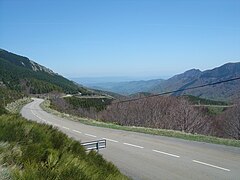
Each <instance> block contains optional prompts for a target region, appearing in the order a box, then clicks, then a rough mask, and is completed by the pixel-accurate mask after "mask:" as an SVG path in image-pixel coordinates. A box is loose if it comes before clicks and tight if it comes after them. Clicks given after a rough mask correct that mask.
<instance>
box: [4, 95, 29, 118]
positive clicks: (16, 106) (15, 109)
mask: <svg viewBox="0 0 240 180" xmlns="http://www.w3.org/2000/svg"><path fill="white" fill-rule="evenodd" d="M30 102H32V99H31V98H30V97H24V98H22V99H18V100H16V101H14V102H12V103H9V104H7V106H6V110H8V111H9V112H10V113H12V114H17V113H19V112H20V111H21V109H22V108H23V106H24V105H26V104H28V103H30Z"/></svg>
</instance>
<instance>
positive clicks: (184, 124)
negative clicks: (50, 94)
mask: <svg viewBox="0 0 240 180" xmlns="http://www.w3.org/2000/svg"><path fill="white" fill-rule="evenodd" d="M51 105H52V107H53V108H54V109H56V110H59V111H63V112H66V113H69V114H74V115H78V116H81V117H88V118H92V119H98V120H101V121H104V122H111V123H116V124H119V125H125V126H142V127H150V128H159V129H171V130H178V131H183V132H187V133H193V134H194V133H197V134H203V135H212V136H217V137H224V138H234V139H240V108H239V107H240V106H239V104H238V105H236V106H233V107H231V108H228V109H226V110H224V111H223V112H221V113H219V114H210V113H209V112H208V111H209V110H208V108H207V107H195V106H193V105H192V104H191V103H190V102H189V101H188V100H187V99H186V98H184V97H172V96H170V97H151V98H145V99H139V100H136V101H130V102H124V103H118V102H117V101H115V102H113V103H112V104H111V105H108V106H107V107H106V108H105V109H104V110H102V111H100V112H98V111H97V110H96V109H95V108H94V107H91V108H82V107H75V106H73V105H72V104H70V103H69V102H68V101H66V100H65V99H60V98H58V99H54V100H52V103H51Z"/></svg>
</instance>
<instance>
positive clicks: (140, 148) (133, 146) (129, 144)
mask: <svg viewBox="0 0 240 180" xmlns="http://www.w3.org/2000/svg"><path fill="white" fill-rule="evenodd" d="M123 144H125V145H127V146H132V147H136V148H140V149H143V148H144V147H142V146H138V145H134V144H129V143H123Z"/></svg>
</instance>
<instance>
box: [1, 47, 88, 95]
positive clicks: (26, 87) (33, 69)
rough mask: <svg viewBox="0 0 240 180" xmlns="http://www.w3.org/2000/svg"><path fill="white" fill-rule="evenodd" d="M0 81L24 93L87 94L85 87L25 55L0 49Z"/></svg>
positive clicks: (3, 84) (2, 84)
mask: <svg viewBox="0 0 240 180" xmlns="http://www.w3.org/2000/svg"><path fill="white" fill-rule="evenodd" d="M0 83H1V86H5V87H8V88H9V89H11V90H15V91H18V92H25V93H26V94H42V93H49V92H53V91H55V92H64V93H78V92H81V93H82V94H89V93H91V92H89V91H88V90H87V89H86V88H83V87H80V86H79V85H77V84H75V83H74V82H72V81H70V80H68V79H66V78H64V77H63V76H60V75H58V74H56V73H54V72H53V71H52V70H50V69H48V68H46V67H44V66H41V65H39V64H37V63H35V62H33V61H31V60H29V59H28V58H27V57H23V56H19V55H16V54H13V53H11V52H7V51H5V50H2V49H1V50H0Z"/></svg>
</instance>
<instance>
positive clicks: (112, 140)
mask: <svg viewBox="0 0 240 180" xmlns="http://www.w3.org/2000/svg"><path fill="white" fill-rule="evenodd" d="M103 139H105V140H107V141H111V142H115V143H118V141H116V140H114V139H109V138H103Z"/></svg>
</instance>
